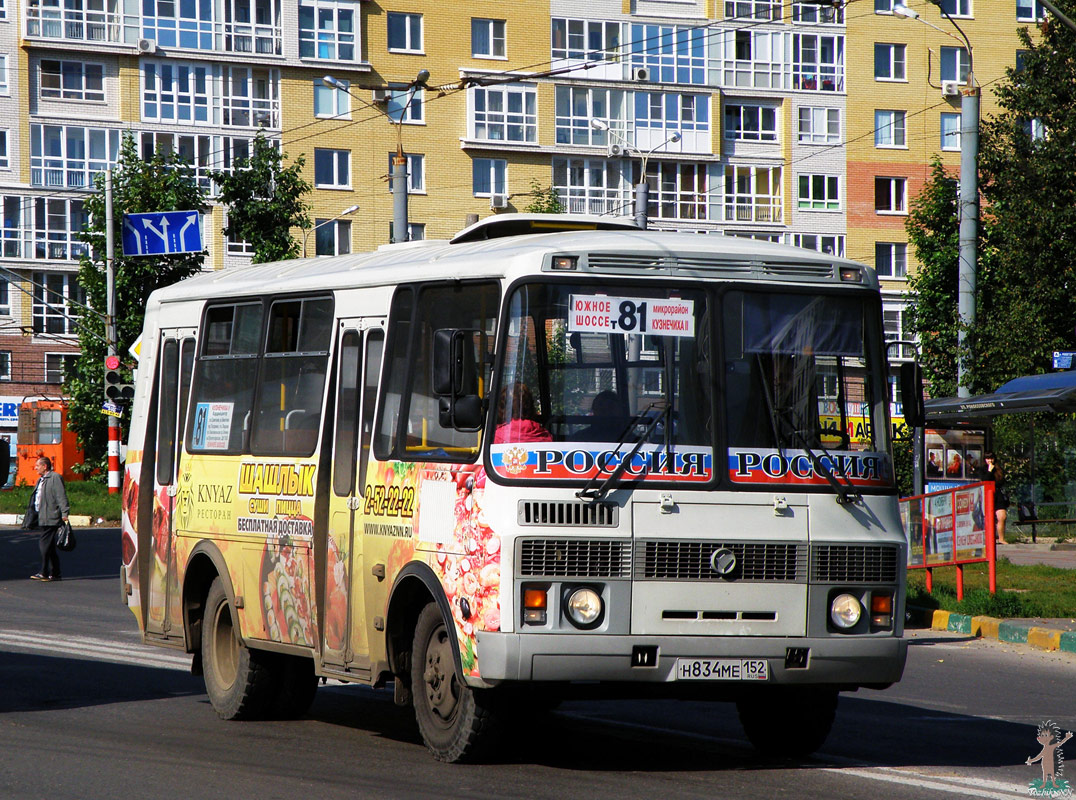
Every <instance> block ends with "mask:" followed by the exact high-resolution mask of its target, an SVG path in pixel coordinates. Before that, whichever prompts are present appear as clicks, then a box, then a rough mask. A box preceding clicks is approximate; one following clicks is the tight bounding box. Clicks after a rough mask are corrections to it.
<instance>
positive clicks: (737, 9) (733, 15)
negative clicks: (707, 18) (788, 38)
mask: <svg viewBox="0 0 1076 800" xmlns="http://www.w3.org/2000/svg"><path fill="white" fill-rule="evenodd" d="M783 5H784V4H783V2H782V0H725V19H730V20H736V21H737V22H740V21H742V20H757V21H760V22H779V21H780V19H781V9H782V6H783Z"/></svg>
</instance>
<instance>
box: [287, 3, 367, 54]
mask: <svg viewBox="0 0 1076 800" xmlns="http://www.w3.org/2000/svg"><path fill="white" fill-rule="evenodd" d="M357 16H358V8H357V4H356V3H354V2H351V1H350V0H314V2H307V3H303V4H302V5H300V6H299V58H321V59H325V60H328V61H358V60H359V56H360V53H359V50H358V48H356V46H355V42H356V34H355V28H356V26H355V19H356V17H357Z"/></svg>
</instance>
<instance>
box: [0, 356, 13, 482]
mask: <svg viewBox="0 0 1076 800" xmlns="http://www.w3.org/2000/svg"><path fill="white" fill-rule="evenodd" d="M10 380H11V351H10V350H0V381H10ZM3 446H4V447H6V446H7V445H6V444H5V445H3ZM0 477H7V476H0Z"/></svg>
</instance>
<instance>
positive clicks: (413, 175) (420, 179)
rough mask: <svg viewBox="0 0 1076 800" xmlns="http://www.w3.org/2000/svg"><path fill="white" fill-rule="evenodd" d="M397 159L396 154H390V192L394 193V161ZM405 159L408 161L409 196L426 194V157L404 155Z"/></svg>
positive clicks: (413, 154) (416, 154)
mask: <svg viewBox="0 0 1076 800" xmlns="http://www.w3.org/2000/svg"><path fill="white" fill-rule="evenodd" d="M394 158H396V154H395V153H389V191H390V192H391V191H392V160H393V159H394ZM404 158H405V159H407V193H408V194H425V193H426V172H425V170H426V165H425V157H424V156H422V155H420V154H418V153H404Z"/></svg>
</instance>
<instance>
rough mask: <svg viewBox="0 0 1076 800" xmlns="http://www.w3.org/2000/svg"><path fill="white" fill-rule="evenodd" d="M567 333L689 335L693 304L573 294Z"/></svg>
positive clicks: (691, 329) (688, 302) (683, 301)
mask: <svg viewBox="0 0 1076 800" xmlns="http://www.w3.org/2000/svg"><path fill="white" fill-rule="evenodd" d="M568 332H569V333H644V334H648V335H650V336H692V337H693V336H694V335H695V303H694V301H693V300H680V299H679V298H672V299H668V300H664V299H661V298H654V297H609V296H608V295H600V294H596V295H584V294H573V295H572V296H571V300H570V305H569V308H568Z"/></svg>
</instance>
